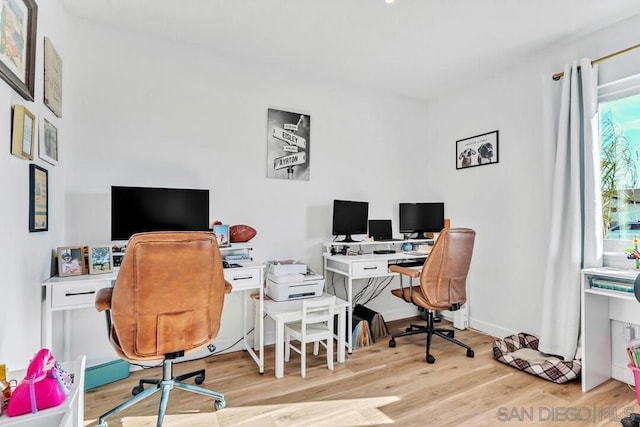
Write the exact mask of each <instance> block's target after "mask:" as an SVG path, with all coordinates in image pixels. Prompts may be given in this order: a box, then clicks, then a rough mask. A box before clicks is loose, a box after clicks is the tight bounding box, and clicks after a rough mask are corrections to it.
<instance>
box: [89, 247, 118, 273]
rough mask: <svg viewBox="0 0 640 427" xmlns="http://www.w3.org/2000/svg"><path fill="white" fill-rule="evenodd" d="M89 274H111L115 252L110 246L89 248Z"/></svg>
mask: <svg viewBox="0 0 640 427" xmlns="http://www.w3.org/2000/svg"><path fill="white" fill-rule="evenodd" d="M88 260H89V274H103V273H111V272H112V271H113V252H112V248H111V246H110V245H102V246H89V247H88Z"/></svg>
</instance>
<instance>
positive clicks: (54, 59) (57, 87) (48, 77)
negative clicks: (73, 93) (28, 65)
mask: <svg viewBox="0 0 640 427" xmlns="http://www.w3.org/2000/svg"><path fill="white" fill-rule="evenodd" d="M44 104H45V105H46V106H47V107H49V109H50V110H51V111H53V114H55V115H56V116H58V117H62V59H60V55H58V52H57V51H56V49H55V48H54V47H53V44H52V43H51V40H50V39H49V38H48V37H45V38H44Z"/></svg>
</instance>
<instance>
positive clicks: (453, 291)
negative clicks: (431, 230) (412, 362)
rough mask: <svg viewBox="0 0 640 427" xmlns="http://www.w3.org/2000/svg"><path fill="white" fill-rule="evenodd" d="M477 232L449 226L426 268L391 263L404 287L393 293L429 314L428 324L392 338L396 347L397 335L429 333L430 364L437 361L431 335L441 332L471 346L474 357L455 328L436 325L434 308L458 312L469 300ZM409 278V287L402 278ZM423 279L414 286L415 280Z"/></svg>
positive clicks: (443, 232)
mask: <svg viewBox="0 0 640 427" xmlns="http://www.w3.org/2000/svg"><path fill="white" fill-rule="evenodd" d="M475 236H476V232H475V231H473V230H471V229H469V228H445V229H444V230H442V232H441V233H440V235H439V236H438V239H437V240H436V242H435V244H434V245H433V247H432V248H431V252H430V253H429V256H428V257H427V259H426V260H425V262H424V265H423V266H422V270H414V269H411V268H407V267H401V266H391V267H390V268H389V270H390V271H392V272H394V273H400V289H393V290H392V291H391V293H392V294H393V295H395V296H397V297H398V298H402V299H403V300H405V301H406V302H410V303H412V304H414V305H416V306H418V307H421V308H423V309H424V310H425V311H426V313H427V325H426V326H421V325H411V326H410V327H409V328H407V329H406V331H405V332H404V333H400V334H396V335H393V336H392V337H391V340H390V341H389V347H395V346H396V340H395V339H396V338H398V337H404V336H407V335H414V334H424V333H426V334H427V363H434V362H435V361H436V359H435V357H433V356H432V355H431V354H430V353H429V349H430V347H431V337H432V336H433V335H437V336H439V337H442V338H444V339H446V340H447V341H450V342H452V343H454V344H458V345H459V346H462V347H464V348H466V349H467V357H473V356H474V354H473V350H472V349H471V347H469V346H468V345H466V344H464V343H462V342H460V341H458V340H456V339H454V331H453V329H442V328H436V327H434V311H438V310H451V311H456V310H458V309H460V307H462V305H463V304H464V303H465V302H466V301H467V290H466V284H467V274H468V273H469V265H470V264H471V255H472V254H473V243H474V241H475ZM403 276H408V277H409V286H403V283H402V282H403V281H402V277H403ZM418 277H419V278H420V283H419V285H417V286H414V285H413V283H411V282H412V280H413V279H414V278H418Z"/></svg>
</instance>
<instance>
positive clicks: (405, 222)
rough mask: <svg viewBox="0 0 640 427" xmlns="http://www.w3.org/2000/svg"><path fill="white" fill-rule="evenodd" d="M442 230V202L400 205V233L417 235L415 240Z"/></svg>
mask: <svg viewBox="0 0 640 427" xmlns="http://www.w3.org/2000/svg"><path fill="white" fill-rule="evenodd" d="M443 228H444V202H429V203H400V233H403V234H405V235H408V234H414V233H417V236H416V237H415V238H416V239H425V238H427V233H439V232H440V231H442V229H443Z"/></svg>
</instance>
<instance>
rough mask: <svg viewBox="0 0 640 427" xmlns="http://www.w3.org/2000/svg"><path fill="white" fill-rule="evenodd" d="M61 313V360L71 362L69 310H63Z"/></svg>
mask: <svg viewBox="0 0 640 427" xmlns="http://www.w3.org/2000/svg"><path fill="white" fill-rule="evenodd" d="M63 313H64V314H63V321H64V325H63V326H64V344H63V345H64V347H63V350H62V357H63V359H62V360H71V310H64V311H63Z"/></svg>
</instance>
